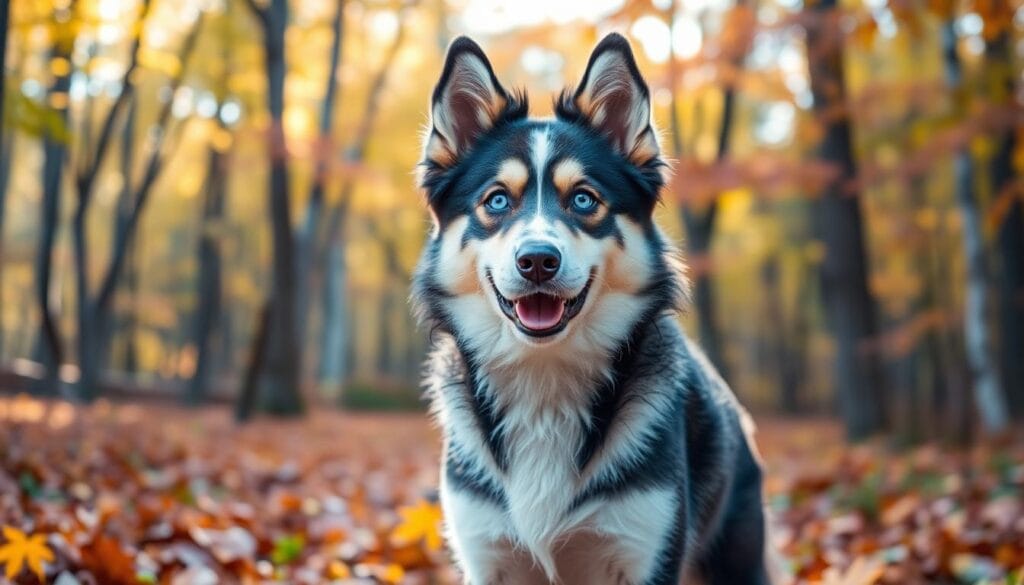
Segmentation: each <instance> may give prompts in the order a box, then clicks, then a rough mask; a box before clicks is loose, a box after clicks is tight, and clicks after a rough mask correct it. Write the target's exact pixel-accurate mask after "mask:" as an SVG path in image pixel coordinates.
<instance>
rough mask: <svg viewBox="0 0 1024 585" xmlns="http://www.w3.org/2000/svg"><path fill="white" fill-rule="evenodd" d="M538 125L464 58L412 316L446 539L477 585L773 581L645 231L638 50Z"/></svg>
mask: <svg viewBox="0 0 1024 585" xmlns="http://www.w3.org/2000/svg"><path fill="white" fill-rule="evenodd" d="M555 112H556V115H555V117H554V118H553V119H530V118H528V116H527V100H526V96H525V94H523V93H522V92H509V91H506V90H505V89H504V88H503V87H502V85H501V84H500V83H499V82H498V79H497V78H496V77H495V74H494V71H493V69H492V67H491V64H490V62H489V61H488V59H487V57H486V56H485V55H484V53H483V51H482V50H481V49H480V47H479V46H478V45H477V44H476V43H474V42H473V41H471V40H470V39H468V38H460V39H458V40H456V41H455V42H454V43H452V45H451V47H450V49H449V51H448V56H447V59H446V62H445V65H444V71H443V73H442V74H441V79H440V81H439V82H438V84H437V87H436V89H435V90H434V94H433V97H432V100H431V126H430V128H429V133H428V134H427V136H426V140H425V148H424V157H423V161H422V164H421V171H422V173H421V185H422V187H423V189H424V190H425V192H426V196H427V202H428V206H429V209H430V212H431V214H432V216H433V220H434V229H433V232H432V234H431V235H430V237H429V239H428V242H427V244H426V247H425V250H424V252H423V256H422V258H421V259H420V263H419V267H418V270H417V274H416V276H415V283H414V292H413V300H414V303H415V304H416V305H417V307H418V311H419V312H420V314H421V318H422V319H423V321H424V322H425V323H426V326H427V327H429V329H430V331H431V337H432V339H433V343H434V351H433V354H432V357H431V358H430V361H429V364H428V368H427V370H428V371H427V387H428V393H429V395H430V398H431V400H432V402H433V407H434V410H435V413H436V416H437V418H438V420H439V423H440V425H441V427H442V428H443V432H444V457H443V463H442V473H441V491H440V493H441V503H442V506H443V508H444V511H445V516H446V518H447V536H448V539H449V542H450V545H451V548H452V550H453V552H454V554H455V557H456V559H457V562H458V565H459V568H460V569H461V570H462V572H463V574H464V575H465V580H466V583H470V584H472V585H492V584H510V585H511V584H527V585H533V584H543V583H560V584H563V583H564V584H569V583H576V584H581V585H599V584H623V585H626V584H628V585H648V584H650V585H653V584H676V583H679V582H680V580H682V581H683V582H685V583H709V584H715V585H744V584H751V585H754V584H764V583H768V582H769V580H768V573H767V570H766V564H765V555H764V551H765V525H764V515H763V511H762V495H761V470H760V466H759V463H758V459H757V458H756V452H755V450H754V446H753V444H752V443H751V442H749V441H748V433H747V432H746V431H747V430H748V429H749V428H750V425H749V423H748V422H747V418H746V414H745V412H744V411H743V410H742V408H741V407H740V406H739V405H738V404H737V402H736V399H735V398H734V396H733V394H732V392H731V391H730V390H729V388H728V387H727V386H726V385H725V383H724V382H723V381H722V379H721V378H720V377H719V376H718V374H717V373H716V372H715V370H714V369H713V367H712V366H711V365H710V364H709V363H708V361H707V360H706V359H705V357H704V355H703V354H702V353H701V351H700V350H699V349H698V348H697V347H696V346H695V345H694V344H693V343H692V342H691V341H690V340H689V339H688V338H687V337H686V335H684V333H683V332H682V330H681V329H680V326H679V324H678V323H677V320H676V313H677V311H678V310H679V308H680V305H681V301H682V299H683V297H684V289H685V282H684V280H683V277H682V275H681V264H680V263H678V262H677V261H676V250H675V248H674V247H673V246H671V245H670V244H669V242H667V241H666V239H665V237H664V236H663V235H662V233H661V232H660V231H659V229H658V227H657V226H656V225H655V223H654V220H653V217H652V214H653V211H654V208H655V206H656V205H657V203H658V200H659V191H660V190H661V188H662V186H663V183H664V180H665V179H664V175H663V171H664V170H665V168H666V165H665V162H664V161H663V160H662V158H661V156H660V152H659V146H658V139H657V135H656V134H655V131H654V129H653V128H652V126H651V107H650V96H649V92H648V89H647V85H646V83H645V82H644V80H643V78H642V77H641V76H640V72H639V71H638V69H637V65H636V62H635V60H634V58H633V53H632V51H631V49H630V47H629V43H628V42H627V41H626V39H624V38H623V37H622V36H619V35H615V34H613V35H610V36H608V37H606V38H605V39H604V40H602V41H601V43H600V44H599V45H598V46H597V48H596V49H595V50H594V52H593V54H592V55H591V57H590V61H589V64H588V65H587V69H586V72H585V73H584V75H583V79H582V80H581V81H580V83H579V85H578V86H577V87H576V88H575V89H574V90H571V91H569V90H567V91H564V92H562V94H561V96H560V97H558V98H557V99H556V103H555Z"/></svg>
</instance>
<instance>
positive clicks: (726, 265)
mask: <svg viewBox="0 0 1024 585" xmlns="http://www.w3.org/2000/svg"><path fill="white" fill-rule="evenodd" d="M0 6H2V11H0V34H2V38H0V63H2V64H3V83H2V89H0V91H2V98H0V101H2V105H3V116H2V122H0V525H2V526H3V529H4V532H3V538H2V539H0V543H5V544H0V567H4V568H5V570H6V578H7V579H8V580H11V581H14V582H18V583H22V582H25V583H34V582H58V583H61V584H62V585H69V584H73V583H89V582H92V583H115V584H116V583H156V582H159V583H182V584H184V583H220V582H235V581H237V582H245V583H258V582H270V581H276V582H289V583H318V582H329V581H331V582H342V583H345V582H352V583H363V582H367V583H372V582H385V583H398V582H401V583H455V582H457V577H456V576H455V573H454V570H453V569H452V568H451V567H450V566H449V563H448V557H447V555H446V553H445V551H444V548H443V544H442V542H441V539H440V535H439V532H438V530H439V528H438V523H439V521H440V510H439V508H438V507H437V503H436V495H435V492H434V487H435V484H436V461H435V459H436V457H437V448H438V445H437V444H436V443H437V438H436V434H435V432H434V431H433V430H432V428H431V427H430V426H429V423H428V422H427V416H426V414H425V413H424V411H425V409H426V407H425V405H424V404H423V402H422V399H421V389H420V376H421V366H422V363H423V361H424V358H425V356H426V354H427V352H428V351H429V348H430V332H429V331H424V330H422V329H421V328H419V327H418V326H417V323H416V321H415V318H414V316H413V315H412V313H411V311H410V307H409V302H408V297H409V294H410V284H409V283H410V279H411V277H412V272H413V269H414V266H415V264H416V261H417V257H418V255H419V252H420V248H421V246H422V243H423V241H424V238H425V237H426V235H427V232H428V230H429V227H430V222H429V217H428V215H427V211H426V205H425V202H424V197H423V193H422V192H420V190H419V189H418V188H417V187H416V183H415V178H414V170H415V168H416V165H417V163H418V162H419V161H420V160H421V157H422V144H421V138H422V134H423V131H424V127H425V125H426V124H427V122H428V110H429V108H428V99H429V96H430V92H431V90H432V89H433V85H434V83H435V82H436V80H437V78H438V75H439V73H440V68H441V66H442V64H443V59H444V54H445V50H446V48H447V47H448V45H449V44H450V43H451V41H452V40H453V39H454V38H455V37H456V36H458V35H462V34H466V35H470V36H472V37H473V38H474V39H476V40H477V41H478V42H479V43H480V44H481V45H482V46H483V47H484V48H485V49H486V51H487V54H488V55H489V56H490V58H491V59H492V61H493V64H494V66H495V70H496V72H497V73H498V75H499V77H500V78H501V79H502V80H504V81H505V82H506V83H507V84H508V85H509V86H510V87H523V88H526V89H527V90H528V91H529V92H530V95H531V98H532V99H531V108H532V109H531V113H532V114H533V115H541V116H544V115H551V113H552V105H551V98H553V97H554V96H556V95H557V94H558V92H559V91H560V90H561V89H562V88H564V87H566V86H569V85H571V84H572V83H574V81H575V80H576V79H578V78H579V76H580V74H581V72H582V71H583V69H584V67H585V66H586V59H587V57H588V56H589V52H590V48H591V47H593V46H594V44H596V43H597V41H598V40H599V39H600V38H601V37H603V36H604V35H605V34H607V33H608V32H611V31H618V32H621V33H623V34H624V35H626V36H627V37H628V38H629V39H630V41H631V43H632V44H633V46H634V50H635V52H636V56H637V58H638V60H639V66H640V69H641V70H642V71H643V72H644V75H645V77H646V79H647V81H648V83H649V84H650V90H651V97H652V106H653V118H654V123H655V125H656V126H657V128H658V130H659V133H660V141H661V148H662V151H663V153H665V155H666V156H667V158H669V159H670V161H671V168H672V178H671V180H670V182H669V184H668V185H667V186H666V188H665V189H664V192H663V193H662V202H661V203H660V205H659V206H658V209H657V211H656V214H657V217H658V220H659V222H660V224H661V225H662V226H663V227H664V229H665V230H666V233H667V234H668V236H669V237H670V239H671V240H673V241H675V242H677V243H679V245H680V246H681V247H682V249H683V251H684V255H685V262H686V266H687V275H688V278H689V280H690V284H691V293H690V298H689V303H688V307H687V310H686V312H685V314H684V315H683V316H682V320H683V323H684V327H685V329H686V330H687V331H688V332H689V333H690V335H692V336H693V337H694V338H695V339H697V340H698V341H699V343H700V345H701V346H702V347H703V348H704V349H705V351H706V352H707V353H708V356H709V358H710V360H711V361H712V362H713V363H714V364H715V366H716V367H717V368H718V369H719V370H720V371H721V372H722V374H723V377H724V378H725V379H726V380H727V381H728V382H729V384H730V386H731V387H732V388H733V389H734V390H735V392H736V394H737V396H738V397H739V399H740V400H741V402H742V403H743V404H744V405H746V406H747V407H748V408H749V409H750V410H751V411H752V412H753V413H754V416H755V419H757V420H759V421H763V423H762V425H761V427H762V437H763V439H762V440H763V444H762V447H763V450H764V452H765V457H766V461H767V467H768V472H769V474H768V475H769V481H768V483H767V487H766V489H767V491H768V498H769V501H770V503H771V505H772V507H774V508H775V510H776V512H777V516H778V520H779V523H780V531H779V534H778V535H777V536H778V538H779V540H780V543H779V546H780V547H781V550H782V551H783V555H784V556H785V557H786V559H787V567H788V569H789V573H790V574H791V576H792V577H793V578H794V579H795V582H799V583H829V584H833V585H839V584H845V585H868V584H870V583H876V582H877V583H949V584H952V583H971V584H974V583H986V584H988V583H991V584H995V583H1007V584H1017V583H1022V582H1024V435H1021V432H1020V428H1021V427H1020V422H1021V421H1022V420H1024V2H1021V0H591V1H589V2H584V1H580V2H541V1H534V0H519V1H516V2H512V1H508V0H13V1H10V2H9V1H7V0H3V1H2V2H0ZM242 423H247V424H242ZM125 437H131V440H127V441H126V440H125ZM275 437H277V438H280V440H278V441H275ZM226 445H230V446H226ZM122 502H134V505H132V506H131V507H130V508H131V509H130V510H127V509H124V510H122V509H120V508H121V503H122ZM262 510H267V511H268V515H267V517H263V516H262V512H261V513H260V514H257V513H256V511H262ZM33 539H35V540H33ZM19 543H20V544H19ZM19 551H20V552H19Z"/></svg>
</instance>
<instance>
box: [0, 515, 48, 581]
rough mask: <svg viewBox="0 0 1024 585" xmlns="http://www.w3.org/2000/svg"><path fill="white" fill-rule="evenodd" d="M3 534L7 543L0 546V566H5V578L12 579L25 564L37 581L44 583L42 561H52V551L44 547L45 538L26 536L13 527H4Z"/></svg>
mask: <svg viewBox="0 0 1024 585" xmlns="http://www.w3.org/2000/svg"><path fill="white" fill-rule="evenodd" d="M3 533H4V539H6V540H7V542H6V543H5V544H4V545H3V546H0V564H2V565H5V566H6V570H5V571H4V574H5V575H6V577H7V578H8V579H14V577H15V575H17V574H18V573H20V572H21V570H22V568H23V567H24V566H25V565H26V564H27V565H28V567H29V569H31V570H32V572H33V573H35V575H36V577H38V578H39V581H40V582H42V581H44V580H45V576H46V575H45V573H43V561H53V551H51V550H50V547H48V546H46V536H45V535H42V534H35V535H32V536H27V535H26V534H25V533H24V532H22V531H20V530H18V529H17V528H14V527H13V526H4V527H3Z"/></svg>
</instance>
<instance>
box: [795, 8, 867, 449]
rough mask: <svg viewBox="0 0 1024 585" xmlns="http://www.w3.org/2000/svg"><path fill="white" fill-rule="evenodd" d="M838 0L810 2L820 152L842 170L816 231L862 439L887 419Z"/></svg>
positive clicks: (841, 393)
mask: <svg viewBox="0 0 1024 585" xmlns="http://www.w3.org/2000/svg"><path fill="white" fill-rule="evenodd" d="M835 6H836V2H835V0H821V1H820V2H818V3H816V4H814V5H813V7H811V8H808V9H807V10H808V11H809V14H808V17H809V21H810V24H809V26H808V30H807V46H808V51H807V52H808V56H809V57H808V58H809V61H810V63H809V71H810V78H811V92H812V94H813V96H814V110H815V112H816V113H817V115H818V116H819V119H820V120H822V122H823V124H824V125H825V134H824V138H823V139H822V142H821V144H820V146H819V156H820V157H821V159H822V160H823V161H825V162H827V163H829V164H830V165H832V166H833V167H834V168H835V169H836V171H837V174H836V176H835V177H834V178H833V180H832V181H830V182H829V184H828V185H827V186H826V187H825V188H824V190H823V191H822V193H821V194H820V196H819V197H818V199H817V201H816V202H815V208H816V209H815V218H814V219H815V224H816V227H817V232H818V237H819V238H820V240H821V241H822V242H823V243H824V244H825V249H826V254H825V258H824V260H823V261H822V264H821V268H820V273H821V287H822V301H823V303H824V307H825V314H826V318H827V320H828V323H829V326H830V328H831V330H832V333H833V335H834V337H835V345H836V356H835V389H836V395H837V397H838V402H839V407H840V410H841V413H842V416H843V419H844V421H845V423H846V432H847V436H848V437H849V438H850V439H853V440H858V439H863V438H865V437H867V436H869V435H871V434H872V433H875V432H877V431H879V430H881V429H882V427H883V422H884V420H883V413H882V411H881V408H880V405H881V404H882V396H883V394H882V392H881V388H880V387H879V385H880V383H881V376H880V368H879V363H878V353H877V351H874V350H872V349H871V345H872V341H873V340H874V339H875V334H876V323H875V305H874V300H873V299H872V297H871V294H870V293H869V291H868V260H867V254H866V252H865V249H864V248H865V242H864V227H863V218H862V214H861V209H860V197H859V194H858V193H855V192H851V191H850V188H851V187H850V186H851V183H852V181H853V180H854V178H855V177H856V175H857V170H856V163H855V162H854V158H853V142H852V135H851V131H850V120H849V117H848V115H846V114H845V113H844V114H843V115H841V116H837V115H836V112H837V111H844V112H845V107H846V104H845V102H846V92H845V80H844V79H845V78H844V73H843V69H844V67H843V55H842V41H841V39H842V34H841V32H840V28H839V14H838V13H837V11H836V10H835Z"/></svg>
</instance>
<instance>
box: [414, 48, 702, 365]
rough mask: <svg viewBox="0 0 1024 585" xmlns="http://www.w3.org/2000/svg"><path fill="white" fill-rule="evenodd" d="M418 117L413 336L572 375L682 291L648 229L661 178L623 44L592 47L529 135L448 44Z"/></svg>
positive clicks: (473, 65) (475, 57) (495, 86)
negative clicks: (571, 369)
mask: <svg viewBox="0 0 1024 585" xmlns="http://www.w3.org/2000/svg"><path fill="white" fill-rule="evenodd" d="M430 105H431V126H430V129H429V134H427V136H426V140H425V145H424V157H423V161H422V163H421V185H422V187H423V188H424V189H425V191H426V195H427V202H428V205H429V207H430V211H431V214H432V216H433V219H434V230H433V233H432V234H431V236H430V238H429V241H428V243H427V246H426V248H425V250H424V253H423V257H422V258H421V260H420V265H419V268H418V271H417V276H416V282H415V285H416V286H415V292H414V299H415V300H416V302H417V303H418V305H419V307H420V311H421V313H422V314H423V316H424V317H425V318H426V319H427V320H428V322H430V323H431V324H432V325H433V326H435V327H440V328H441V329H443V330H446V331H448V332H450V333H452V334H453V335H455V337H456V338H457V339H458V340H459V341H460V343H463V344H465V345H468V346H470V347H472V348H473V349H474V350H476V351H478V352H480V351H482V352H487V353H488V354H489V357H490V358H491V359H498V360H505V361H508V362H514V361H515V360H516V359H517V358H519V357H522V356H524V355H538V354H541V355H550V354H551V353H553V352H554V353H562V349H563V348H569V351H572V350H573V349H575V350H581V351H577V352H575V355H576V356H578V357H579V358H580V359H587V354H586V352H583V351H582V350H587V349H590V350H597V351H600V352H605V353H608V352H609V351H610V350H613V349H614V348H616V347H618V346H619V345H621V343H623V342H624V341H625V340H626V338H627V337H628V336H629V334H630V332H631V331H633V329H634V328H635V326H636V324H637V323H638V322H640V321H641V320H642V319H648V318H650V317H651V316H652V315H653V313H655V312H658V311H662V310H665V309H666V308H669V307H672V306H674V303H675V302H676V300H677V299H678V298H679V295H680V292H681V290H682V280H681V278H680V276H679V271H678V270H677V268H676V267H675V266H674V265H673V262H672V261H671V258H670V257H671V255H672V249H671V247H670V246H668V245H667V244H666V243H665V241H664V239H663V238H662V236H661V234H660V232H659V230H658V229H657V227H656V226H655V225H654V221H653V217H652V214H653V211H654V208H655V206H656V204H657V202H658V197H659V191H660V189H661V187H662V184H663V181H664V179H663V176H662V171H663V170H664V167H665V164H664V162H663V160H662V159H661V156H660V150H659V146H658V140H657V135H656V133H655V131H654V129H653V127H652V126H651V109H650V96H649V92H648V89H647V84H646V83H645V82H644V80H643V78H642V77H641V76H640V72H639V70H638V69H637V66H636V61H635V60H634V58H633V53H632V51H631V50H630V47H629V43H628V41H626V39H625V38H623V37H622V36H620V35H617V34H612V35H609V36H608V37H605V39H604V40H602V41H601V42H600V44H598V46H597V47H596V48H595V49H594V52H593V54H592V55H591V57H590V61H589V64H588V65H587V69H586V72H585V73H584V74H583V78H582V80H581V81H580V83H579V85H578V86H577V87H576V88H575V89H574V90H571V91H570V90H566V91H564V92H562V94H561V96H559V97H558V98H557V100H556V103H555V110H556V116H555V118H553V119H543V120H535V119H529V118H528V117H527V100H526V96H525V94H524V93H522V92H509V91H507V90H506V89H505V88H503V87H502V85H501V83H500V82H499V81H498V79H497V77H496V76H495V74H494V71H493V69H492V67H491V64H490V62H489V61H488V59H487V57H486V56H485V55H484V53H483V51H482V50H481V49H480V47H479V46H478V45H477V44H476V43H474V42H473V41H471V40H470V39H468V38H464V37H463V38H459V39H457V40H456V41H455V42H454V43H452V45H451V47H450V48H449V50H448V56H447V59H446V62H445V66H444V70H443V72H442V74H441V79H440V81H439V82H438V84H437V87H436V88H435V90H434V94H433V97H432V99H431V104H430Z"/></svg>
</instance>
